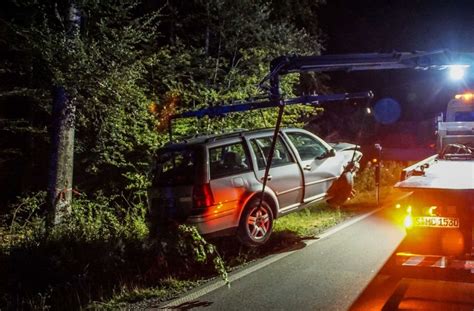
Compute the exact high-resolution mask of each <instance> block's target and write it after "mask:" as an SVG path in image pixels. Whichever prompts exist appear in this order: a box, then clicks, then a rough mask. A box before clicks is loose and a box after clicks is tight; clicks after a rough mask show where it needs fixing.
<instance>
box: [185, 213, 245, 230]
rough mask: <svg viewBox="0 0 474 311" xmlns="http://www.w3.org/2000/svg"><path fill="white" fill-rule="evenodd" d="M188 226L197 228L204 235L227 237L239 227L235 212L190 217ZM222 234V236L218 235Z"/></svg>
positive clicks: (187, 222) (187, 221)
mask: <svg viewBox="0 0 474 311" xmlns="http://www.w3.org/2000/svg"><path fill="white" fill-rule="evenodd" d="M186 224H188V225H192V226H195V227H196V228H197V229H198V231H199V233H201V234H203V235H209V234H212V235H226V234H227V233H228V232H229V230H230V231H235V228H236V227H237V226H238V225H239V224H238V216H237V215H236V211H235V210H229V211H222V212H218V213H212V212H211V213H206V214H203V215H194V216H189V217H188V218H187V220H186ZM220 232H221V233H222V234H218V233H220Z"/></svg>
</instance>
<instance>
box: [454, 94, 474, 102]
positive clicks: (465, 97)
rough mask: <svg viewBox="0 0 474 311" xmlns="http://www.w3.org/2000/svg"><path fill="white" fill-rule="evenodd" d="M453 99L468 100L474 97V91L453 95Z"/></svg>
mask: <svg viewBox="0 0 474 311" xmlns="http://www.w3.org/2000/svg"><path fill="white" fill-rule="evenodd" d="M454 98H455V99H460V100H462V101H465V102H468V101H472V100H473V99H474V93H463V94H456V96H454Z"/></svg>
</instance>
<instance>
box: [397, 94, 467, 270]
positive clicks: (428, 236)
mask: <svg viewBox="0 0 474 311" xmlns="http://www.w3.org/2000/svg"><path fill="white" fill-rule="evenodd" d="M436 145H437V153H436V154H434V155H432V156H430V157H428V158H426V159H424V160H422V161H420V162H418V163H415V164H413V165H411V166H409V167H407V168H405V169H404V170H403V171H402V174H401V177H400V181H399V182H398V183H397V184H396V185H395V187H396V188H398V189H400V190H403V191H407V192H411V195H410V196H409V197H407V199H406V200H404V201H403V202H401V203H399V204H398V205H397V207H398V208H400V209H402V210H403V211H404V213H405V214H404V219H403V225H404V227H405V228H406V231H407V237H406V241H407V242H406V243H405V244H406V245H404V246H402V247H401V249H400V252H398V253H397V254H396V263H397V265H398V266H399V267H401V268H402V269H403V270H404V272H405V273H408V274H410V273H411V271H419V270H420V269H424V270H427V271H428V270H429V271H431V274H432V275H433V276H436V278H440V276H443V278H449V277H450V276H451V277H452V276H454V275H456V278H457V279H459V274H464V276H465V277H466V278H470V279H472V273H474V249H473V247H474V243H473V240H474V226H473V224H474V213H473V212H474V94H473V93H471V92H467V93H463V94H458V95H456V96H455V97H454V98H453V99H452V100H451V101H450V102H449V103H448V105H447V111H446V116H445V117H444V116H443V115H440V116H439V117H438V122H437V144H436ZM415 269H416V270H415ZM453 272H454V273H453Z"/></svg>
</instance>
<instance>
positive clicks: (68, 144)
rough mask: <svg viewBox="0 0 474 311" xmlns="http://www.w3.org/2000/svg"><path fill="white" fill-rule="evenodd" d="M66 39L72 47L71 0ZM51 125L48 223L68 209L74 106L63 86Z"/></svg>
mask: <svg viewBox="0 0 474 311" xmlns="http://www.w3.org/2000/svg"><path fill="white" fill-rule="evenodd" d="M68 13H69V16H68V22H69V23H68V28H69V29H68V33H67V39H69V40H70V43H71V49H74V39H75V38H76V36H78V35H79V28H80V15H79V12H78V10H77V9H76V7H75V5H74V2H73V1H71V2H70V8H69V12H68ZM52 117H53V124H52V133H51V134H52V135H51V136H52V137H51V138H52V139H51V147H52V151H51V162H50V174H49V189H48V195H49V206H50V210H49V217H48V219H49V224H50V225H53V226H54V225H56V224H58V223H60V222H61V221H62V220H63V219H64V217H65V216H66V215H68V214H70V212H71V200H72V190H73V189H72V177H73V169H74V120H75V117H76V105H75V100H74V99H73V98H68V95H67V94H66V91H65V89H64V87H63V86H58V87H56V88H55V89H54V91H53V115H52Z"/></svg>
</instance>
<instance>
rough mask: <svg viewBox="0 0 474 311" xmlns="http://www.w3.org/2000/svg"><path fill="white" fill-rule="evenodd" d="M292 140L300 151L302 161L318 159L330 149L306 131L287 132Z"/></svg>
mask: <svg viewBox="0 0 474 311" xmlns="http://www.w3.org/2000/svg"><path fill="white" fill-rule="evenodd" d="M286 135H288V137H289V139H290V141H291V142H292V143H293V145H294V146H295V148H296V150H297V151H298V153H299V155H300V158H301V160H302V161H305V160H311V159H316V158H318V157H321V156H322V155H324V154H325V153H326V152H327V151H328V150H327V148H326V147H325V146H324V145H323V144H322V143H321V142H319V141H318V140H317V139H315V138H314V137H311V136H309V135H308V134H305V133H299V132H294V133H286Z"/></svg>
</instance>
